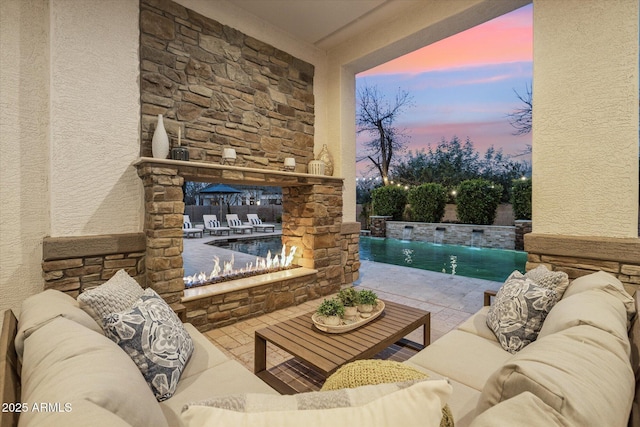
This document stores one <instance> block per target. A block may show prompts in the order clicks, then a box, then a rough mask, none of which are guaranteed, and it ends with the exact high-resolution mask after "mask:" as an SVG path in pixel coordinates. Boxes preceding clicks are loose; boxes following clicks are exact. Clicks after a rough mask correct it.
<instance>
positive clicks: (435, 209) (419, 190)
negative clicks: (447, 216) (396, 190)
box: [407, 182, 447, 222]
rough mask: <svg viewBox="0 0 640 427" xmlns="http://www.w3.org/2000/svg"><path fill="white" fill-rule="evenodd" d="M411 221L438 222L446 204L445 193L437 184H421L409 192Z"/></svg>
mask: <svg viewBox="0 0 640 427" xmlns="http://www.w3.org/2000/svg"><path fill="white" fill-rule="evenodd" d="M407 200H408V202H409V204H410V205H411V211H412V219H413V220H414V221H420V222H440V221H442V218H443V217H444V208H445V205H446V204H447V191H446V190H445V188H444V187H443V186H442V185H440V184H437V183H433V182H430V183H427V184H422V185H420V186H418V187H414V188H412V189H410V190H409V194H408V195H407Z"/></svg>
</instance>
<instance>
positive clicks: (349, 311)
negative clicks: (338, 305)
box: [338, 287, 360, 319]
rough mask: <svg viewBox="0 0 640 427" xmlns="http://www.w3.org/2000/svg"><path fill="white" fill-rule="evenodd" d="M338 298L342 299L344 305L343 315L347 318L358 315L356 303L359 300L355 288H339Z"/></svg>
mask: <svg viewBox="0 0 640 427" xmlns="http://www.w3.org/2000/svg"><path fill="white" fill-rule="evenodd" d="M338 299H340V301H342V305H344V317H345V318H347V319H353V318H354V317H356V316H357V315H358V303H359V301H360V298H359V294H358V291H356V289H355V288H353V287H349V288H344V289H341V290H340V292H338Z"/></svg>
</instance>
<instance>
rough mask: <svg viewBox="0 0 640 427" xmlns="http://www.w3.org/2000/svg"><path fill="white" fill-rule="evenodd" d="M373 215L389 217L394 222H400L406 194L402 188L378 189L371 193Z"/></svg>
mask: <svg viewBox="0 0 640 427" xmlns="http://www.w3.org/2000/svg"><path fill="white" fill-rule="evenodd" d="M371 198H372V202H373V212H374V215H382V216H391V217H393V219H394V220H395V221H400V220H402V213H403V212H404V207H405V205H406V204H407V192H406V191H405V190H404V188H402V187H393V186H386V187H379V188H376V189H375V190H373V191H372V192H371Z"/></svg>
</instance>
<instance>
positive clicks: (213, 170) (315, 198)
mask: <svg viewBox="0 0 640 427" xmlns="http://www.w3.org/2000/svg"><path fill="white" fill-rule="evenodd" d="M136 166H137V167H138V174H139V175H140V177H141V179H142V182H143V185H144V188H145V191H144V194H145V235H146V239H147V240H146V241H147V251H146V258H145V265H146V269H145V270H146V283H147V285H148V286H151V287H152V288H153V289H155V290H156V291H157V292H158V293H159V294H160V295H161V296H162V297H163V298H164V299H165V300H166V301H167V302H169V303H170V304H182V305H184V307H185V310H186V319H187V320H188V321H189V322H191V323H194V324H195V325H196V326H197V327H198V328H200V329H203V330H204V329H210V328H212V327H217V326H222V325H226V324H230V323H233V322H235V321H238V320H242V319H244V318H247V317H250V316H255V315H258V314H262V313H266V312H269V311H272V310H277V309H280V308H283V307H286V306H290V305H294V304H299V303H302V302H304V301H307V300H308V299H313V298H317V297H319V296H322V295H328V294H330V293H334V292H336V291H338V290H339V289H340V287H342V286H343V285H348V284H351V283H352V282H353V281H354V280H356V279H357V278H358V271H359V268H360V261H359V252H358V239H359V230H360V227H359V223H348V224H343V223H342V186H343V183H342V178H336V177H327V176H319V175H309V174H306V173H305V174H303V173H291V172H280V171H273V170H268V169H255V168H245V167H234V166H221V165H216V164H211V163H200V162H183V161H177V160H159V159H152V158H141V159H140V160H139V161H138V162H137V163H136ZM184 180H189V181H207V182H225V183H232V184H234V183H235V184H256V183H259V184H261V185H275V186H281V187H282V199H283V202H282V203H283V218H282V222H283V226H282V241H283V243H285V244H286V245H287V246H292V245H295V246H297V247H298V252H297V254H296V257H295V259H294V264H297V265H299V266H301V267H303V268H305V269H306V270H305V273H304V274H302V275H297V276H296V277H293V278H286V277H285V278H283V279H282V280H280V281H276V282H272V283H268V284H263V282H261V281H260V280H258V279H256V280H255V283H256V286H255V287H249V288H247V287H242V288H241V289H238V290H230V291H229V292H226V293H223V294H220V293H218V292H212V293H211V294H208V295H207V294H203V295H199V296H198V297H197V298H192V297H185V290H184V283H183V280H182V277H183V275H184V270H183V268H182V249H183V244H182V214H183V212H184V202H183V194H182V184H183V182H184ZM284 273H286V272H284ZM227 283H229V282H227ZM213 286H214V287H215V285H213ZM213 289H215V288H213Z"/></svg>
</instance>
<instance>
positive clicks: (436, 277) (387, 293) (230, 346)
mask: <svg viewBox="0 0 640 427" xmlns="http://www.w3.org/2000/svg"><path fill="white" fill-rule="evenodd" d="M256 234H257V233H256ZM260 234H263V233H260ZM266 234H268V235H274V233H266ZM277 234H279V233H276V235H277ZM254 237H256V236H255V235H254ZM210 240H212V239H210V238H209V237H208V236H205V237H204V238H196V239H184V257H185V258H186V259H188V263H189V265H194V266H198V267H199V266H200V265H202V266H203V267H202V269H203V270H205V271H206V269H208V268H210V266H211V265H212V264H211V260H212V259H213V256H215V255H218V256H221V258H222V255H227V254H228V252H224V251H226V250H225V249H222V248H217V247H215V246H212V245H206V244H204V243H205V242H207V241H210ZM186 262H187V261H185V263H186ZM361 263H362V266H361V268H360V278H359V279H358V280H357V281H356V282H355V283H354V285H355V286H357V287H358V288H361V289H364V288H366V289H371V290H373V291H374V292H376V293H377V294H378V296H379V297H380V298H382V299H384V300H388V301H395V302H398V303H401V304H405V305H408V306H412V307H417V308H420V309H423V310H428V311H430V312H431V341H432V342H433V341H435V340H437V339H438V338H440V337H441V336H442V335H444V334H446V333H447V332H449V331H450V330H452V329H454V328H455V327H456V326H458V325H459V324H460V323H462V322H464V321H465V320H466V319H467V318H468V317H469V316H471V315H472V314H473V313H475V312H476V311H478V310H479V309H480V308H481V307H482V304H483V293H484V291H485V290H487V289H493V290H497V289H499V288H500V286H501V285H502V283H501V282H492V281H488V280H482V279H473V278H468V277H463V276H451V275H448V274H442V273H436V272H431V271H424V270H419V269H414V268H408V267H400V266H395V265H390V264H382V263H376V262H372V261H361ZM324 298H327V297H322V298H318V299H316V300H311V301H307V302H305V303H303V304H300V305H298V306H294V307H288V308H285V309H282V310H278V311H275V312H272V313H266V314H263V315H261V316H259V317H255V318H252V319H247V320H244V321H242V322H238V323H236V324H233V325H229V326H225V327H222V328H218V329H213V330H210V331H207V332H205V335H206V336H207V337H208V338H209V339H210V340H211V341H212V342H213V343H214V344H215V345H216V346H217V347H218V348H220V349H222V351H224V352H225V353H226V354H227V355H228V356H229V357H231V358H233V359H235V360H237V361H239V362H240V363H241V364H242V365H244V366H245V367H246V368H247V369H248V370H250V371H252V372H253V352H254V332H255V331H256V330H257V329H261V328H264V327H266V326H269V325H273V324H275V323H278V322H282V321H284V320H287V319H290V318H292V317H295V316H299V315H301V314H304V313H307V312H310V311H313V310H315V308H316V307H317V306H318V304H320V302H322V300H323V299H324ZM420 334H421V332H420V331H415V332H413V333H412V334H410V335H408V336H407V338H408V339H411V340H413V341H417V342H421V339H422V338H421V336H420ZM267 352H268V360H267V362H268V366H269V367H270V370H272V372H274V373H275V374H276V375H278V376H280V377H281V378H283V379H285V381H287V382H288V383H289V385H291V386H292V387H294V388H295V389H296V390H298V391H299V392H304V391H313V390H318V389H319V388H320V387H321V386H322V379H321V377H320V376H319V375H318V374H316V373H315V372H313V371H312V370H310V369H308V368H307V367H305V366H304V365H302V364H301V363H300V362H298V361H297V360H295V359H293V358H292V356H291V355H289V354H288V353H286V352H285V351H283V350H280V349H279V348H277V347H275V346H272V345H271V344H269V347H268V350H267ZM413 354H415V351H414V350H411V349H409V348H405V347H402V346H398V345H395V346H392V347H390V348H388V349H386V350H385V351H383V352H381V353H380V354H378V355H377V356H376V358H382V359H389V360H399V361H403V360H406V359H408V358H409V357H411V356H412V355H413Z"/></svg>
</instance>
